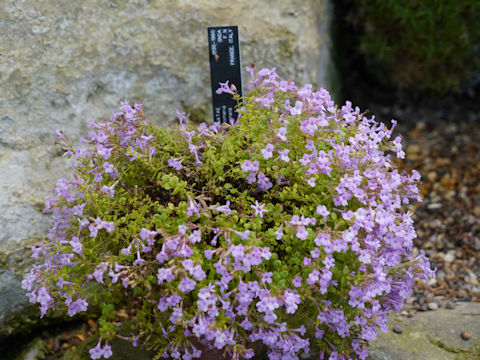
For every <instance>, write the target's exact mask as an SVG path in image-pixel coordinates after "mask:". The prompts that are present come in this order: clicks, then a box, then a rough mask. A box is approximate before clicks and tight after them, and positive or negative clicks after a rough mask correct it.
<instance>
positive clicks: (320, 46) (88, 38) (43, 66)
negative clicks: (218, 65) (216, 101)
mask: <svg viewBox="0 0 480 360" xmlns="http://www.w3.org/2000/svg"><path fill="white" fill-rule="evenodd" d="M328 5H329V1H327V0H324V1H313V0H307V1H302V2H294V1H291V0H279V1H260V2H252V1H247V0H239V1H232V2H231V1H223V0H214V1H212V0H194V1H193V0H183V1H180V0H178V1H175V0H140V1H137V0H126V1H118V0H108V1H107V0H100V1H96V0H95V1H94V0H85V1H81V2H78V1H57V0H42V1H34V0H4V1H3V2H2V5H1V6H0V208H1V209H2V212H1V213H0V229H1V231H0V327H1V326H2V325H1V324H2V322H3V321H4V319H5V316H7V315H8V313H10V312H12V311H13V310H16V309H18V308H20V307H22V305H23V304H24V303H25V298H24V296H23V291H22V290H21V289H20V286H19V281H20V279H21V277H22V276H23V273H24V271H25V269H26V268H27V267H28V265H29V264H30V261H29V260H28V249H29V247H30V246H31V245H32V244H34V243H35V242H38V240H39V239H40V238H42V237H43V236H44V235H45V233H46V231H47V228H48V220H49V217H48V216H47V215H42V214H41V209H42V207H43V199H44V198H45V196H46V195H47V194H48V193H49V192H50V191H51V189H52V188H53V186H54V184H55V180H56V179H57V178H59V177H61V176H64V175H66V174H67V169H68V163H67V161H66V160H65V159H63V158H62V157H61V153H60V152H59V150H58V149H57V148H56V147H55V146H54V145H53V144H54V138H53V135H52V134H53V131H54V130H55V129H62V130H64V131H65V133H66V134H67V135H69V136H70V137H71V138H74V139H78V138H79V137H80V136H83V135H85V134H86V123H87V120H89V119H98V118H102V117H108V116H110V114H111V112H112V111H116V110H117V109H118V107H119V103H120V101H122V100H123V99H124V98H128V99H129V100H130V101H132V102H133V101H140V100H141V99H143V101H144V103H145V105H146V106H145V108H146V112H147V114H148V115H149V116H150V118H151V119H152V120H153V121H154V122H156V123H157V124H167V123H169V122H171V121H173V120H174V116H175V115H174V114H175V110H176V109H181V110H184V111H187V112H190V113H191V114H192V115H191V116H192V120H196V121H200V120H204V119H205V118H206V119H210V118H211V116H210V111H211V110H210V105H209V97H210V78H209V65H208V52H207V36H206V28H207V27H208V26H215V25H238V26H239V29H240V36H241V49H242V59H243V62H244V65H247V64H250V63H254V64H256V67H257V68H261V67H273V66H276V67H277V71H278V72H279V73H280V74H281V75H282V76H285V77H292V78H294V79H295V80H297V81H298V83H306V82H312V83H313V84H314V85H322V86H324V85H326V83H327V73H328V66H329V65H328V62H329V52H328V41H329V39H328V35H327V34H328V26H327V25H328V18H329V16H328V14H329V12H330V10H328ZM246 79H247V76H246V74H244V81H245V80H246Z"/></svg>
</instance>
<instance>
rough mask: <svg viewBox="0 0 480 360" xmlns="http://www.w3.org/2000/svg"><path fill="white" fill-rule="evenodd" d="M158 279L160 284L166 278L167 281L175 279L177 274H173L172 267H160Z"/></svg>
mask: <svg viewBox="0 0 480 360" xmlns="http://www.w3.org/2000/svg"><path fill="white" fill-rule="evenodd" d="M157 279H158V284H159V285H161V284H163V282H164V281H165V280H166V281H167V282H170V281H172V280H173V279H175V276H174V275H173V271H172V269H171V268H160V269H158V272H157Z"/></svg>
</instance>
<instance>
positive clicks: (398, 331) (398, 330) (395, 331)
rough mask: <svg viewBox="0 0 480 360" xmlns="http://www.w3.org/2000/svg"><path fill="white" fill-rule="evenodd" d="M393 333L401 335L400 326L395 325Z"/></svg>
mask: <svg viewBox="0 0 480 360" xmlns="http://www.w3.org/2000/svg"><path fill="white" fill-rule="evenodd" d="M393 332H394V333H396V334H401V333H403V329H402V328H401V327H400V326H398V325H395V326H394V327H393ZM462 334H463V333H462Z"/></svg>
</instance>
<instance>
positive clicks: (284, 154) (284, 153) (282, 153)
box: [277, 149, 290, 162]
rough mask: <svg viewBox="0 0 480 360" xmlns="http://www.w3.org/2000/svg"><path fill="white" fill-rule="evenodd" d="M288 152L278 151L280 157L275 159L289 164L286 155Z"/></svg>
mask: <svg viewBox="0 0 480 360" xmlns="http://www.w3.org/2000/svg"><path fill="white" fill-rule="evenodd" d="M289 152H290V150H289V149H284V150H280V151H279V152H278V154H279V155H280V156H279V157H278V158H277V159H280V160H283V161H285V162H289V161H290V158H289V157H288V153H289Z"/></svg>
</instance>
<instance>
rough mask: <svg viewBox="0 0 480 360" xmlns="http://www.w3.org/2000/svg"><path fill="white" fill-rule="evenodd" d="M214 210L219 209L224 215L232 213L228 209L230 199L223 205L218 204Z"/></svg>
mask: <svg viewBox="0 0 480 360" xmlns="http://www.w3.org/2000/svg"><path fill="white" fill-rule="evenodd" d="M216 210H217V211H220V212H223V213H225V214H226V215H232V210H230V201H229V200H227V203H226V204H225V205H222V206H218V207H217V209H216Z"/></svg>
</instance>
